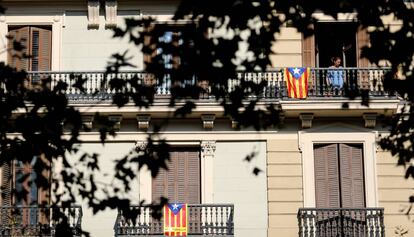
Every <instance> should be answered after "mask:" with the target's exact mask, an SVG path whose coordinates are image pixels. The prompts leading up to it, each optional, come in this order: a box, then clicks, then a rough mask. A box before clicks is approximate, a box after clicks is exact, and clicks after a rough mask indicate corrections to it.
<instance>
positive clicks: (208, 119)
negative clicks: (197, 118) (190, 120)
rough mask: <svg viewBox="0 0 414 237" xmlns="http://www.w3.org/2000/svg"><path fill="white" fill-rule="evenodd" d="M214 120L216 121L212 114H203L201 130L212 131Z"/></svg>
mask: <svg viewBox="0 0 414 237" xmlns="http://www.w3.org/2000/svg"><path fill="white" fill-rule="evenodd" d="M215 119H216V116H215V115H214V114H203V115H201V121H202V122H203V128H204V129H213V128H214V120H215Z"/></svg>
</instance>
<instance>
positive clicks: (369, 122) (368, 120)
mask: <svg viewBox="0 0 414 237" xmlns="http://www.w3.org/2000/svg"><path fill="white" fill-rule="evenodd" d="M377 117H378V114H377V113H365V114H363V115H362V118H363V119H364V120H365V127H366V128H375V126H376V124H377Z"/></svg>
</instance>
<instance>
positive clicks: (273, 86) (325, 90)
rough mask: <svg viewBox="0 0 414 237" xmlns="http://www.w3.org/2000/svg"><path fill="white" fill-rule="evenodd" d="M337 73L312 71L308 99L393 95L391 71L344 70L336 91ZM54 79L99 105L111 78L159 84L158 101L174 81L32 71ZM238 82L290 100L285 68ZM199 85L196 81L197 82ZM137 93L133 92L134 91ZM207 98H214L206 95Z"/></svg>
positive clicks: (76, 97) (134, 74)
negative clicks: (333, 77) (387, 80)
mask: <svg viewBox="0 0 414 237" xmlns="http://www.w3.org/2000/svg"><path fill="white" fill-rule="evenodd" d="M332 71H334V72H335V70H333V69H329V68H312V69H311V74H310V75H309V78H308V97H309V98H332V97H336V98H341V97H342V98H344V97H345V95H346V93H347V91H348V92H349V91H352V92H354V93H355V92H357V94H356V95H358V93H359V92H361V91H362V90H364V91H367V92H368V94H369V95H370V96H371V97H373V98H375V97H380V98H383V97H388V96H389V94H388V93H387V92H386V91H384V88H383V79H384V76H385V74H386V73H387V72H388V71H389V69H380V68H341V69H339V70H336V71H340V73H341V75H343V77H344V80H345V81H346V82H347V85H346V88H342V89H339V90H338V89H336V90H335V89H334V88H332V87H330V86H328V85H327V78H328V77H329V73H332ZM46 77H50V78H51V86H52V87H54V86H55V85H56V84H57V82H59V81H63V82H66V83H67V84H68V85H69V86H68V88H67V89H66V95H67V96H68V98H69V100H70V101H71V102H72V103H81V104H82V103H98V102H102V101H108V100H110V99H111V97H112V95H113V94H114V91H112V90H111V89H110V88H109V83H108V81H110V79H113V78H119V79H125V80H134V81H136V84H137V85H148V84H150V85H153V84H155V85H156V87H155V88H156V90H155V96H156V98H158V99H160V98H168V97H169V95H170V90H171V82H170V80H168V77H169V76H168V75H166V76H165V80H163V83H162V84H159V83H157V80H156V79H155V78H154V76H153V75H152V74H148V73H145V72H138V71H125V72H119V73H117V74H114V73H112V74H108V73H105V72H99V71H95V72H92V71H91V72H29V79H30V80H31V81H33V82H35V81H39V80H40V79H42V78H46ZM237 77H238V78H237V79H232V80H229V81H228V86H229V90H232V89H233V88H234V87H235V86H236V85H237V84H238V82H239V81H240V79H244V80H247V81H253V82H256V83H259V82H263V81H264V82H265V85H266V86H265V87H264V88H263V92H262V93H260V97H262V98H263V99H270V100H290V99H289V98H288V97H287V91H286V82H285V76H284V68H276V69H274V70H271V71H266V72H251V73H238V76H237ZM77 79H82V80H84V81H85V83H84V87H85V91H84V92H81V91H80V90H79V89H78V88H75V87H74V86H73V84H74V82H75V81H76V80H77ZM191 83H196V79H194V81H193V82H191ZM132 91H133V90H132ZM202 98H204V99H209V98H210V97H209V96H208V95H207V96H204V97H202Z"/></svg>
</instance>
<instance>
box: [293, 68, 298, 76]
mask: <svg viewBox="0 0 414 237" xmlns="http://www.w3.org/2000/svg"><path fill="white" fill-rule="evenodd" d="M299 73H300V69H299V68H297V67H295V68H294V69H293V74H295V75H297V74H299Z"/></svg>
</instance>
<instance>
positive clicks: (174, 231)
mask: <svg viewBox="0 0 414 237" xmlns="http://www.w3.org/2000/svg"><path fill="white" fill-rule="evenodd" d="M182 205H183V206H182V207H181V209H180V211H179V212H178V213H177V214H175V215H174V212H173V211H172V210H171V209H170V207H169V206H168V205H165V206H164V235H165V236H187V232H188V228H187V226H188V225H187V221H188V218H187V204H182Z"/></svg>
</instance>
